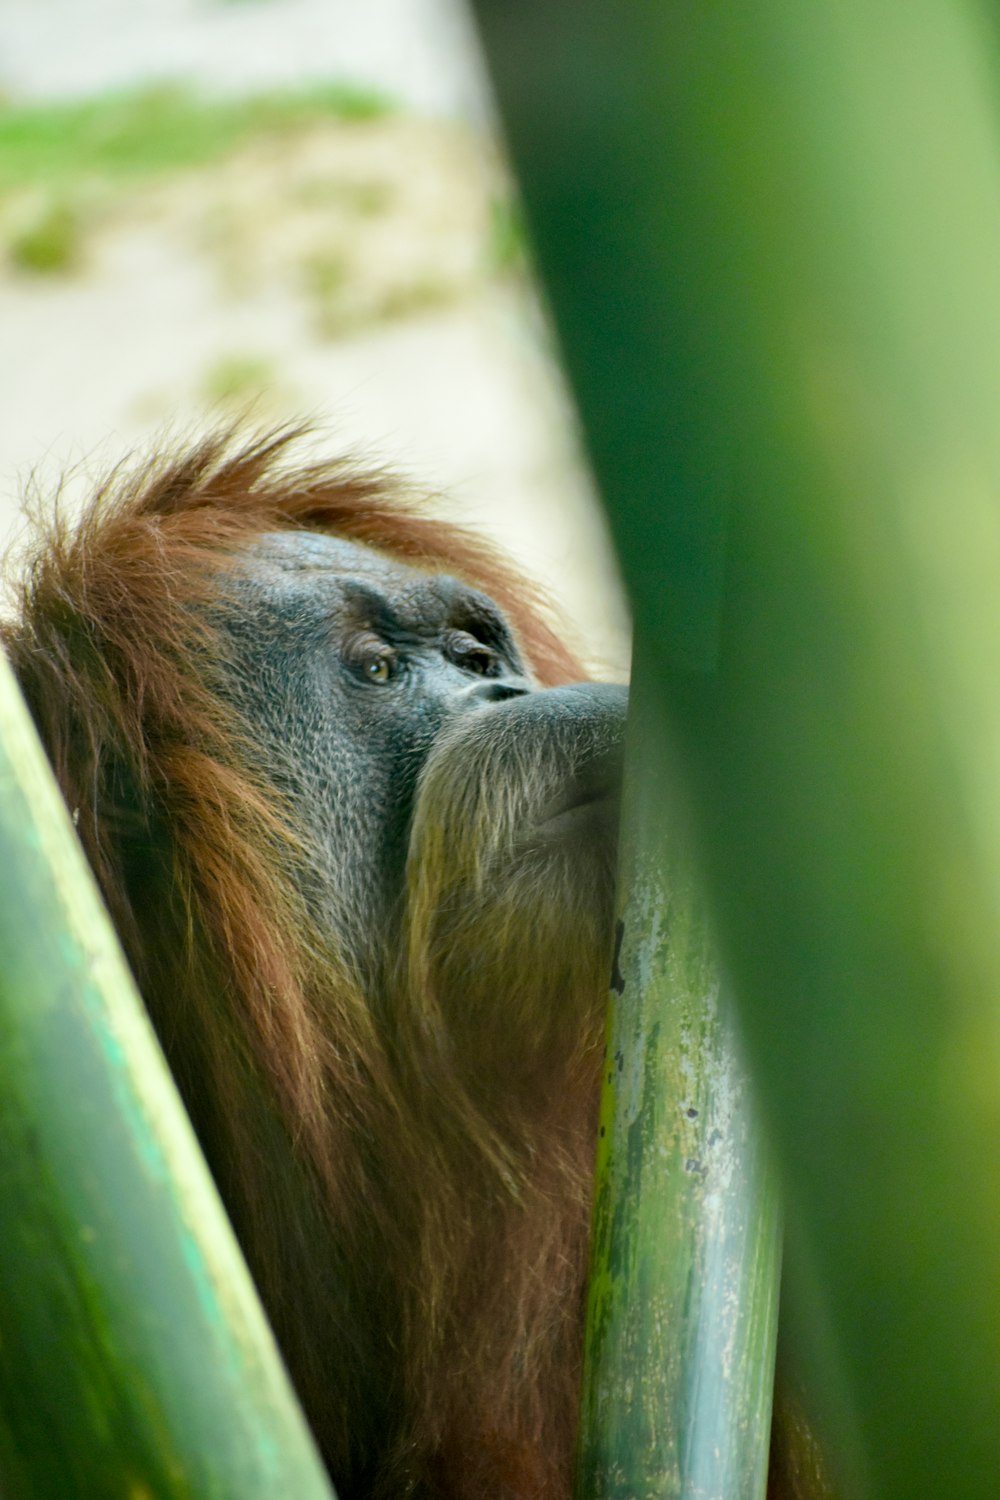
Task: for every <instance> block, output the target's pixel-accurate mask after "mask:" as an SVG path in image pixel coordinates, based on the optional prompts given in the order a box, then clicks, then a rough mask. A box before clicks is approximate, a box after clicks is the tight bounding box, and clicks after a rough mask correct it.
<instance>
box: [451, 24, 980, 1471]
mask: <svg viewBox="0 0 1000 1500" xmlns="http://www.w3.org/2000/svg"><path fill="white" fill-rule="evenodd" d="M479 8H480V13H481V15H482V17H483V21H484V25H485V29H486V35H487V39H488V42H489V50H490V54H491V60H492V62H493V65H494V71H495V76H496V80H497V83H498V87H499V91H500V95H501V100H502V104H503V106H504V110H505V114H506V119H507V122H508V126H509V130H510V135H511V140H512V144H513V146H514V149H515V154H516V157H517V160H518V162H519V165H520V171H521V178H522V183H523V187H524V192H525V196H526V200H527V206H528V210H529V219H530V221H531V223H532V224H533V227H534V232H535V236H536V243H537V248H538V253H539V257H540V260H541V263H542V266H543V269H544V271H545V272H546V275H547V281H548V287H549V292H550V295H551V298H552V304H553V307H554V310H555V314H556V319H557V324H558V328H559V332H560V336H561V338H562V341H563V346H564V349H565V351H566V355H567V360H568V364H569V368H570V371H571V374H572V377H573V381H574V384H575V387H576V391H577V395H578V398H579V401H580V405H581V409H582V413H583V416H584V420H585V424H586V429H587V433H588V439H589V442H590V445H591V450H592V453H593V456H594V459H595V463H596V466H597V469H598V473H599V477H600V479H601V482H602V485H603V488H604V492H605V495H606V497H607V501H608V506H609V512H610V515H611V519H612V523H613V526H614V529H615V532H616V536H617V540H618V544H619V548H620V552H621V557H622V560H623V563H624V566H625V570H626V575H627V580H628V582H629V585H630V589H631V594H632V599H633V603H634V608H635V617H636V627H637V631H638V633H639V636H640V638H641V639H642V640H643V641H644V643H646V646H647V649H648V651H649V653H650V656H651V657H652V658H654V659H655V672H656V676H657V680H658V683H659V687H660V695H661V699H662V702H663V704H664V706H665V708H666V710H667V713H668V716H669V720H670V723H671V730H672V734H673V736H674V739H675V741H676V744H677V747H678V750H679V754H680V758H681V761H682V764H683V765H684V767H685V771H686V777H687V784H688V787H689V790H690V794H691V797H692V801H693V806H694V810H695V815H696V819H697V823H698V826H699V833H700V841H701V849H702V853H703V857H704V861H705V865H706V869H707V874H708V879H709V885H710V890H711V894H712V897H713V902H714V911H715V914H716V918H717V922H718V927H719V933H720V939H721V941H722V943H723V945H724V949H725V953H726V959H727V963H728V965H729V966H730V968H731V970H732V972H733V973H734V977H735V980H736V983H737V987H738V995H739V999H740V1003H741V1006H742V1010H743V1018H744V1029H745V1033H746V1036H747V1042H748V1050H749V1056H750V1061H751V1063H752V1065H753V1068H754V1073H755V1080H756V1082H757V1084H758V1085H759V1088H760V1093H761V1097H762V1100H763V1103H764V1106H765V1108H766V1111H767V1114H768V1117H769V1120H770V1122H771V1123H772V1124H773V1127H774V1138H775V1144H776V1150H777V1154H778V1158H779V1162H780V1166H781V1168H782V1170H783V1178H784V1196H785V1209H786V1217H787V1220H788V1226H789V1236H790V1238H789V1244H788V1247H787V1259H788V1261H789V1263H790V1269H791V1271H792V1272H793V1278H792V1280H793V1285H797V1286H798V1288H799V1302H800V1307H804V1305H805V1302H806V1301H808V1302H809V1304H810V1306H811V1309H812V1322H811V1325H810V1327H811V1332H810V1336H809V1338H808V1340H806V1343H807V1345H808V1350H809V1352H810V1353H811V1355H812V1357H813V1359H814V1362H815V1363H816V1364H817V1365H818V1366H819V1367H821V1369H822V1374H823V1379H822V1381H821V1382H820V1384H819V1386H818V1388H817V1394H818V1395H820V1396H822V1397H823V1401H822V1402H821V1404H825V1407H826V1413H827V1421H828V1422H829V1423H830V1424H831V1425H832V1427H833V1428H834V1437H835V1443H834V1447H835V1456H836V1458H837V1460H838V1461H839V1462H840V1464H841V1465H842V1468H843V1470H844V1471H847V1472H849V1473H851V1474H852V1475H853V1480H852V1483H851V1485H850V1492H851V1493H855V1494H856V1493H862V1492H863V1490H864V1489H865V1488H867V1489H868V1490H869V1491H870V1492H872V1493H875V1494H877V1495H879V1496H882V1497H884V1500H893V1497H899V1500H903V1497H912V1496H914V1495H934V1496H948V1497H949V1500H987V1497H990V1500H992V1497H993V1496H994V1495H995V1494H996V1491H997V1475H998V1474H1000V1421H998V1420H997V1414H998V1413H1000V1277H998V1275H997V1269H996V1268H997V1259H998V1253H1000V1003H998V1000H1000V797H998V786H1000V355H998V351H1000V278H998V273H997V268H998V266H1000V129H998V121H997V107H996V92H995V86H994V80H995V76H996V70H995V65H994V59H995V51H996V43H995V35H994V32H993V31H992V30H990V29H989V27H988V24H987V21H986V19H985V18H984V15H983V12H982V10H981V9H980V7H978V6H976V5H975V4H974V3H972V0H838V3H837V4H836V5H809V4H802V3H801V0H692V3H686V4H683V5H681V4H671V5H659V6H649V5H644V4H640V3H638V0H622V3H621V4H617V5H614V6H612V5H610V4H607V3H601V0H572V3H570V0H530V3H528V0H480V7H479ZM803 1289H807V1295H805V1294H804V1291H803ZM838 1414H839V1418H838ZM866 1481H867V1484H866Z"/></svg>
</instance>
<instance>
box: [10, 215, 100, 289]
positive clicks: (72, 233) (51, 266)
mask: <svg viewBox="0 0 1000 1500" xmlns="http://www.w3.org/2000/svg"><path fill="white" fill-rule="evenodd" d="M81 251H82V236H81V230H80V221H79V218H78V216H77V214H76V213H75V212H74V210H73V208H72V207H71V205H70V204H69V203H64V202H61V201H59V202H51V203H46V204H45V205H44V206H43V207H42V208H41V209H40V210H39V212H38V213H37V214H36V215H35V216H34V217H33V218H31V219H30V220H29V221H28V222H27V223H25V224H23V225H21V226H20V228H18V229H16V230H15V231H14V232H13V233H12V234H11V235H10V238H9V239H8V241H7V255H8V258H9V259H10V261H11V263H12V264H13V265H14V266H16V267H17V269H18V270H19V271H28V272H30V273H32V274H33V275H36V276H57V275H61V274H63V273H65V272H67V271H75V270H76V269H77V267H78V266H79V264H80V260H81Z"/></svg>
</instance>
